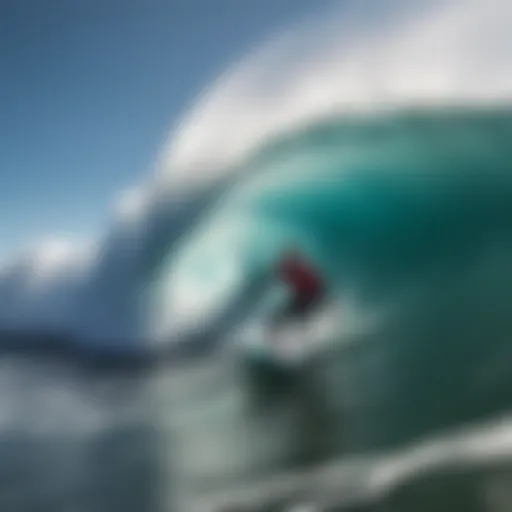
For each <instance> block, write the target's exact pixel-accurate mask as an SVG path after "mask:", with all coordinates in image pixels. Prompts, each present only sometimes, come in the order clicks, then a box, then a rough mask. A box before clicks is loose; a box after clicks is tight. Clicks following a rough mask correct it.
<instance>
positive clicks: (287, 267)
mask: <svg viewBox="0 0 512 512" xmlns="http://www.w3.org/2000/svg"><path fill="white" fill-rule="evenodd" d="M277 276H278V278H279V279H280V280H281V281H282V282H283V283H284V284H286V285H287V286H288V288H289V289H290V292H291V298H290V300H289V301H288V302H287V304H286V305H285V306H284V308H283V309H282V310H280V312H279V313H278V314H277V315H276V317H275V318H274V326H275V327H277V325H278V324H280V323H281V322H286V321H288V320H290V321H293V320H306V319H307V317H308V315H309V314H310V313H311V312H312V311H313V310H314V308H315V306H318V304H319V302H320V301H321V300H322V299H323V298H324V295H325V284H324V282H323V280H322V279H321V277H320V276H319V275H318V273H317V271H316V270H315V268H314V267H313V265H311V264H310V263H309V262H308V261H307V259H306V258H305V257H304V256H302V254H301V253H300V251H299V250H298V249H296V248H291V249H289V250H287V251H286V252H285V253H284V254H283V256H282V257H281V258H280V260H279V261H278V264H277Z"/></svg>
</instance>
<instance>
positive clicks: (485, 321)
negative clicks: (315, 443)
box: [175, 109, 512, 439]
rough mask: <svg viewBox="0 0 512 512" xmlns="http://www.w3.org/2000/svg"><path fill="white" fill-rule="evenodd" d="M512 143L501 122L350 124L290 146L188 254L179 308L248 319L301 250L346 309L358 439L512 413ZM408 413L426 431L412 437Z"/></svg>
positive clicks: (478, 117) (416, 116) (447, 116)
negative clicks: (267, 283) (259, 287)
mask: <svg viewBox="0 0 512 512" xmlns="http://www.w3.org/2000/svg"><path fill="white" fill-rule="evenodd" d="M510 136H512V116H511V115H510V111H508V110H503V109H502V110H494V109H482V110H474V109H473V110H465V109H457V110H452V111H449V110H446V109H442V110H440V111H435V110H416V111H409V110H407V111H402V112H395V113H393V114H388V115H381V116H375V117H357V118H356V117H354V118H353V119H347V118H345V117H344V118H341V119H335V120H331V121H329V122H326V123H320V124H317V125H314V126H311V127H309V128H307V129H304V130H302V131H300V132H298V133H295V134H293V135H289V136H288V137H286V138H285V139H282V140H280V141H279V142H276V143H274V144H272V145H270V147H266V148H263V149H262V150H261V151H260V152H259V153H258V154H256V155H255V156H254V158H253V159H251V160H250V162H249V164H248V166H247V168H246V169H244V176H245V178H244V179H242V180H240V181H239V183H238V184H237V185H236V186H234V187H232V188H231V189H230V190H229V192H228V193H227V194H225V196H224V197H223V198H222V200H221V201H220V202H219V203H218V205H217V206H216V208H215V209H214V210H213V212H212V213H211V214H210V216H209V219H208V223H207V224H206V225H204V226H202V227H201V229H200V230H198V232H197V233H196V234H195V237H193V239H192V240H191V241H190V242H189V244H188V246H187V247H186V249H185V250H184V252H183V255H182V258H183V259H182V260H181V263H180V261H179V260H178V263H177V270H176V276H177V277H176V279H177V281H176V282H179V281H180V280H183V288H182V290H184V291H183V293H185V291H186V292H188V293H190V289H192V287H193V286H197V285H195V283H196V282H197V283H199V282H201V284H202V286H199V287H198V288H197V294H198V296H201V298H202V300H203V303H202V304H201V306H200V307H201V310H202V311H205V310H204V307H205V304H206V302H207V300H206V301H205V297H208V296H210V297H211V299H212V303H214V304H215V305H216V306H218V304H219V302H222V300H225V301H226V302H227V303H228V304H229V303H230V302H229V301H230V297H236V305H237V306H239V305H240V293H238V292H237V291H236V290H239V289H241V288H242V289H243V287H241V283H243V282H246V281H247V280H250V276H259V275H261V274H262V272H263V273H264V272H267V271H268V272H269V273H271V266H272V262H273V261H274V259H275V258H276V256H277V255H278V254H279V252H280V251H283V250H285V249H286V248H287V246H288V245H289V244H290V243H293V244H297V245H299V246H300V247H301V248H302V250H303V251H304V253H305V254H306V255H308V256H309V257H310V258H311V260H313V261H314V262H315V264H316V265H317V266H318V268H319V269H320V271H321V272H322V273H323V274H324V275H325V276H326V278H327V282H328V284H329V287H330V290H331V293H332V295H333V297H334V298H335V299H339V301H338V302H339V304H338V305H337V308H336V309H335V310H334V311H333V313H332V314H334V315H335V316H336V318H337V321H336V322H335V323H334V324H333V325H335V330H334V331H333V332H332V333H331V337H332V339H331V341H332V344H333V346H338V345H339V346H346V345H350V346H351V347H354V346H356V347H358V348H356V349H355V351H354V349H352V352H350V353H351V354H352V356H350V357H355V358H356V359H355V360H354V362H353V367H352V370H351V373H352V374H353V376H354V377H353V378H354V382H353V383H352V384H350V386H353V390H352V391H353V392H354V393H355V394H356V395H357V394H359V393H362V398H361V401H362V402H361V403H358V404H357V408H359V407H360V406H364V409H365V410H366V411H367V412H366V413H365V414H364V415H363V417H362V419H361V428H359V427H358V428H356V429H355V431H358V432H359V433H358V436H360V435H361V436H362V435H363V432H364V430H363V429H362V425H367V426H369V427H366V429H367V428H370V429H371V425H375V424H378V425H379V427H378V432H372V433H371V434H370V433H368V436H369V438H372V439H377V438H380V437H383V438H384V437H385V438H386V439H390V436H391V437H394V436H395V435H398V432H397V429H402V428H410V429H413V428H420V426H419V424H420V423H421V428H425V427H426V424H425V423H424V422H423V421H420V418H421V419H423V417H428V418H429V419H428V423H429V424H431V426H435V424H436V422H437V420H436V419H435V417H436V416H438V418H439V421H442V422H443V423H444V422H446V421H448V420H450V421H454V422H457V421H462V420H463V419H464V418H466V417H468V418H469V417H471V416H472V415H475V414H478V411H480V412H481V413H482V414H484V412H485V411H486V410H487V409H493V408H494V407H495V406H496V404H495V403H494V404H493V403H492V402H493V401H494V400H496V401H498V402H500V401H501V400H505V399H506V400H509V399H512V395H511V396H509V395H510V393H509V392H506V391H505V389H507V388H508V389H510V388H509V386H508V384H505V383H504V382H503V380H502V379H505V381H506V382H507V383H508V379H509V377H508V376H507V372H506V369H505V368H501V369H500V364H499V361H500V360H501V361H503V360H504V359H503V357H504V356H505V354H507V353H508V351H509V350H512V347H510V348H509V343H508V341H507V338H508V334H509V333H510V332H511V329H512V322H511V321H510V320H509V317H510V315H509V309H508V308H509V306H508V305H509V304H510V300H511V299H512V277H510V271H509V265H510V263H509V262H510V258H511V256H512V174H511V172H510V171H511V169H510V167H511V165H512V164H511V162H512V150H511V149H510V145H509V144H508V142H507V141H508V140H509V138H510ZM177 289H178V291H179V288H177ZM177 289H175V291H176V290H177ZM234 289H235V291H234ZM243 293H246V291H244V292H243ZM176 297H177V299H178V301H179V298H180V296H179V295H177V296H176ZM224 298H225V299H224ZM183 300H184V302H186V300H190V301H191V302H194V299H189V298H184V299H183ZM251 307H252V306H251ZM251 307H249V310H248V311H247V312H246V313H247V314H248V315H249V317H250V316H251V314H252V313H251V311H253V310H252V309H251ZM379 312H380V314H379V315H377V313H379ZM194 314H195V313H192V315H194ZM375 316H378V317H379V320H378V321H370V319H372V318H374V317H375ZM354 319H358V321H359V323H360V324H362V329H361V328H360V329H358V330H357V331H356V332H354V331H353V329H352V326H353V323H354V322H353V320H354ZM366 319H368V320H366ZM194 321H195V320H194ZM365 324H367V325H366V327H365ZM355 354H357V355H355ZM341 359H344V362H343V365H348V366H351V364H348V363H347V357H345V356H344V357H343V358H341ZM340 364H341V363H340ZM360 365H363V366H362V368H361V370H356V368H357V367H359V366H360ZM495 365H497V366H495ZM365 366H368V368H367V369H365V368H364V367H365ZM505 367H506V365H505ZM503 371H504V372H505V373H504V374H502V373H500V372H503ZM344 387H345V390H346V391H347V384H345V386H344ZM347 392H348V391H347ZM441 393H442V396H443V398H442V400H441V398H440V394H441ZM504 395H506V396H504ZM490 397H493V400H491V401H490ZM419 402H421V403H422V406H421V410H416V408H415V407H414V404H415V403H419ZM505 403H506V401H505V402H503V403H502V405H504V404H505ZM395 405H396V407H397V409H396V410H395V409H394V407H395ZM354 407H356V405H354ZM411 408H412V409H413V410H415V411H416V412H417V415H418V418H414V415H411V416H410V417H409V419H408V420H407V421H404V418H403V417H402V416H401V414H402V413H403V412H404V411H411ZM382 409H384V410H386V416H385V417H386V418H387V419H388V421H389V425H386V421H384V417H383V416H382ZM374 414H375V415H377V416H376V418H375V419H377V418H379V421H378V422H377V423H375V421H373V419H374V418H373V415H374ZM368 415H370V417H368ZM355 417H357V415H356V416H355ZM441 418H442V420H441ZM416 421H418V422H419V423H418V425H416V426H414V423H415V422H416ZM406 425H407V426H406ZM387 429H389V431H388V430H387Z"/></svg>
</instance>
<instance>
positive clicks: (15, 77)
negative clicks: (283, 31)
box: [0, 0, 326, 259]
mask: <svg viewBox="0 0 512 512" xmlns="http://www.w3.org/2000/svg"><path fill="white" fill-rule="evenodd" d="M325 3H326V2H325V1H324V2H322V1H319V0H243V1H241V0H87V1H81V0H3V1H2V3H1V4H0V77H1V78H0V259H4V258H5V257H6V256H9V255H12V254H14V253H16V252H17V251H18V250H19V249H20V248H23V247H25V246H26V245H27V244H28V243H30V241H31V240H33V239H39V238H41V237H43V236H46V235H49V236H52V235H56V236H63V237H70V238H71V239H82V238H86V239H87V238H89V237H92V236H95V235H96V234H98V233H99V232H101V230H102V229H104V227H105V226H106V223H107V222H108V215H109V209H110V207H111V202H112V199H114V197H115V195H116V194H117V193H118V192H119V191H121V190H122V189H124V188H125V187H127V186H131V185H133V184H135V183H137V182H138V181H139V180H140V179H141V178H142V177H143V176H144V175H145V174H146V173H147V172H148V170H150V169H151V166H152V163H153V161H154V158H155V156H156V154H157V152H158V151H159V149H160V147H161V144H162V141H163V140H164V138H165V136H166V134H167V133H168V131H169V129H170V128H171V127H172V125H173V123H174V122H175V121H176V120H177V118H178V117H179V116H180V115H181V114H182V113H183V112H184V111H185V110H186V108H187V107H188V106H190V105H191V103H192V102H193V100H194V97H195V96H196V94H197V93H198V92H199V91H200V90H201V89H202V87H204V86H205V85H207V84H208V83H209V82H210V81H211V80H212V79H213V78H215V76H216V75H217V74H218V73H219V71H221V70H222V69H223V68H225V67H226V66H228V65H229V64H230V62H232V61H233V60H234V59H235V58H237V57H238V56H240V55H243V53H244V52H245V51H246V50H248V49H250V48H251V46H252V45H254V44H255V43H258V42H259V41H260V40H262V39H264V38H265V37H266V36H268V35H270V34H272V33H273V32H274V31H275V30H276V29H278V28H279V27H280V26H281V25H283V24H285V23H287V22H293V21H294V20H297V19H299V18H300V17H302V16H305V15H308V14H309V13H314V12H315V11H317V10H318V9H319V8H320V7H321V6H322V5H324V4H325Z"/></svg>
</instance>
